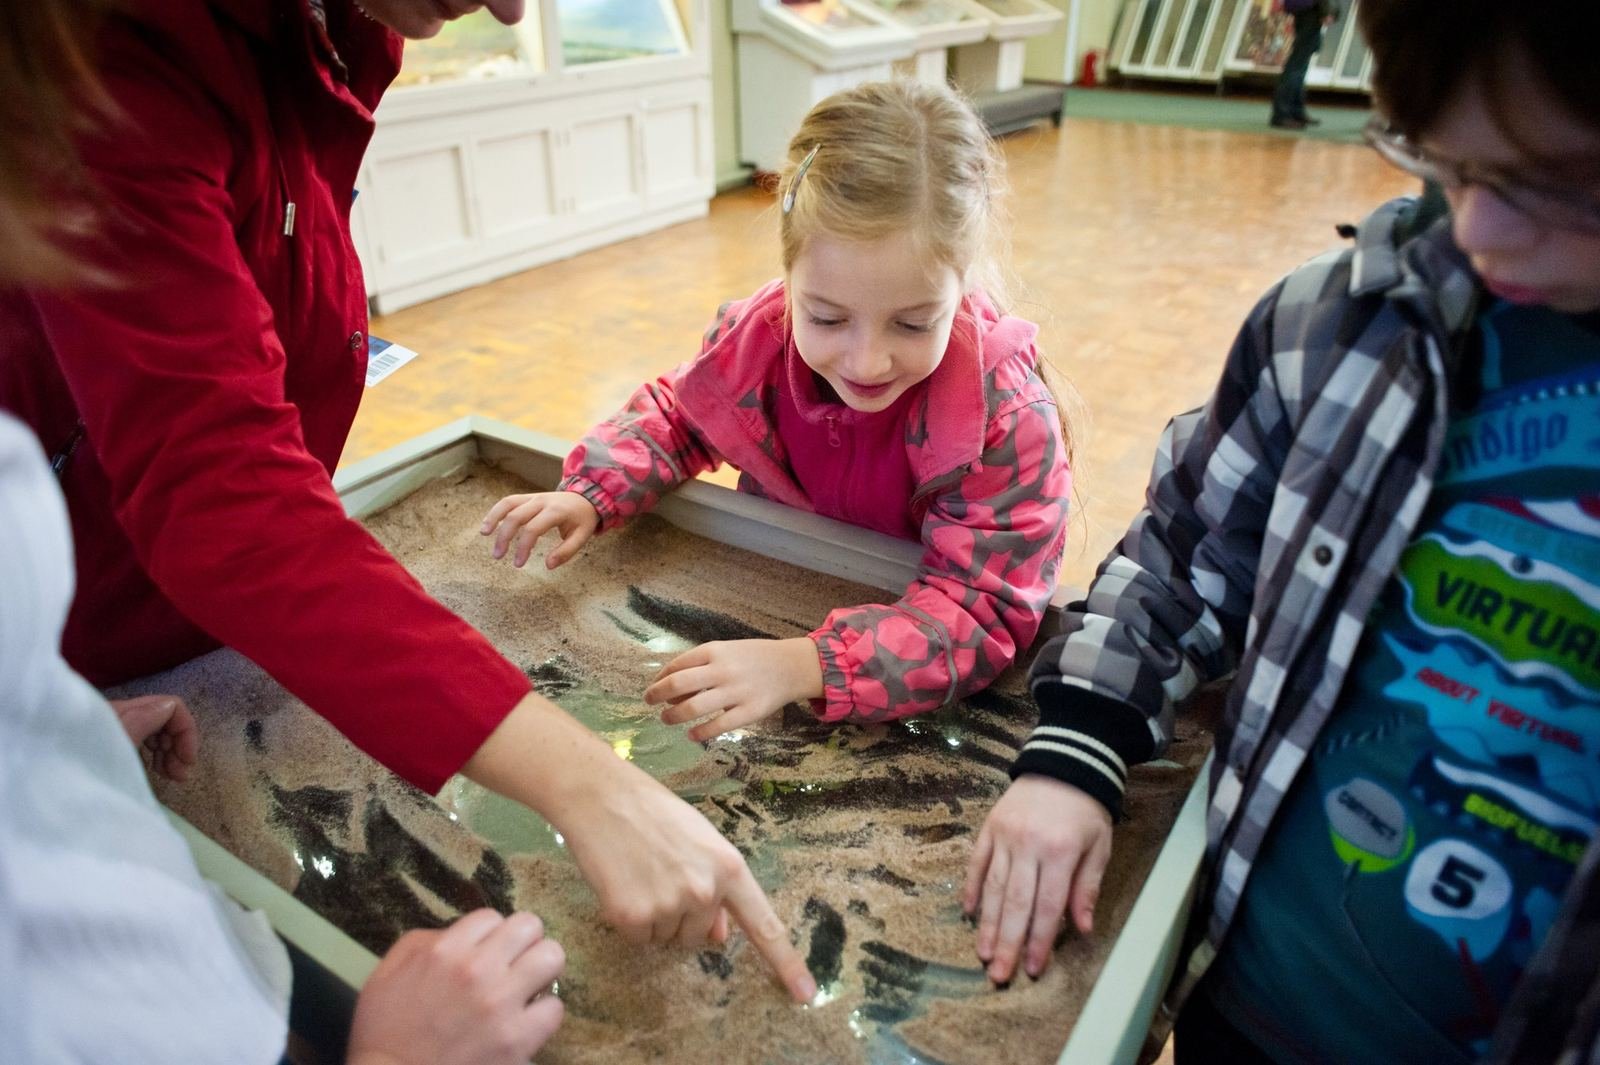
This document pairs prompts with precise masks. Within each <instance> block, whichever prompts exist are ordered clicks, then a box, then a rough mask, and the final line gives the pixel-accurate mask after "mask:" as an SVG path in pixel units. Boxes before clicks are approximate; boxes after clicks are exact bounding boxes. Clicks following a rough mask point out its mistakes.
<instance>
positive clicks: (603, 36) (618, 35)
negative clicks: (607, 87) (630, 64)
mask: <svg viewBox="0 0 1600 1065" xmlns="http://www.w3.org/2000/svg"><path fill="white" fill-rule="evenodd" d="M556 22H557V24H558V25H559V26H560V28H561V62H562V65H563V66H566V67H576V66H582V65H584V64H587V63H615V62H622V61H626V60H634V59H649V58H658V57H661V56H674V55H685V54H687V53H688V51H689V42H688V39H687V38H686V37H685V36H684V33H683V22H682V20H681V19H680V18H679V17H678V12H677V9H676V8H675V7H674V6H673V4H672V3H671V2H670V0H556Z"/></svg>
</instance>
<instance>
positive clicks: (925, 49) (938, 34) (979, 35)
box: [867, 0, 989, 85]
mask: <svg viewBox="0 0 1600 1065" xmlns="http://www.w3.org/2000/svg"><path fill="white" fill-rule="evenodd" d="M867 2H868V3H871V4H873V5H874V6H876V7H877V8H878V9H879V10H881V11H882V12H883V13H884V14H886V15H888V16H889V18H890V20H891V21H893V22H894V23H895V24H896V25H899V26H902V27H904V28H905V29H908V30H910V31H911V32H912V33H914V34H916V37H917V44H916V48H917V51H916V54H915V55H913V56H912V57H911V58H910V59H903V60H901V61H900V62H898V63H896V64H895V74H897V75H899V76H901V77H911V78H915V79H917V80H918V81H921V82H924V83H926V84H929V85H943V84H944V83H945V81H946V80H947V79H948V77H949V67H950V63H949V56H950V49H951V48H952V47H954V46H957V45H963V44H975V43H977V42H978V41H981V40H983V39H984V37H986V36H988V33H989V20H988V19H987V18H985V17H984V14H983V9H982V8H980V7H978V6H977V4H975V3H973V2H972V0H867Z"/></svg>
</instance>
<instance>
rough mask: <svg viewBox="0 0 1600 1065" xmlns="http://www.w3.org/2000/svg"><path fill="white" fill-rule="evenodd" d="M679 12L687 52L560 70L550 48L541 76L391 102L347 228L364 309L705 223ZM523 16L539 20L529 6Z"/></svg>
mask: <svg viewBox="0 0 1600 1065" xmlns="http://www.w3.org/2000/svg"><path fill="white" fill-rule="evenodd" d="M689 9H690V10H691V11H692V12H695V13H697V14H698V16H699V17H697V18H695V19H693V20H692V24H693V27H694V28H695V29H696V31H697V32H696V38H697V40H698V41H699V42H701V44H700V46H699V47H698V48H697V49H696V48H690V49H687V50H686V51H684V52H683V53H682V54H670V55H651V56H646V57H642V58H626V59H622V60H612V61H602V60H596V59H594V58H592V57H593V56H594V55H595V54H599V53H601V45H600V44H595V43H592V42H591V43H587V44H586V45H585V51H584V53H583V55H584V58H583V60H582V62H581V64H579V63H578V62H577V61H576V60H573V59H571V58H570V57H569V58H568V59H567V61H568V62H572V63H573V65H572V66H564V65H563V56H562V54H561V53H558V52H556V51H555V44H551V45H549V46H548V47H547V48H546V50H545V52H544V53H543V59H544V61H545V62H544V64H543V65H542V66H541V65H538V64H524V65H523V66H521V67H518V68H516V69H515V70H513V71H512V72H510V73H502V74H499V75H497V76H495V77H493V78H492V79H486V80H482V81H455V82H449V83H445V84H436V85H423V86H417V87H414V88H403V89H398V90H395V91H394V92H392V93H391V95H390V96H389V98H388V99H386V100H385V102H384V104H383V105H382V106H381V107H380V108H379V110H378V115H377V118H378V128H377V132H376V133H375V134H374V136H373V140H372V145H371V147H370V148H369V150H368V152H367V158H366V160H365V162H364V163H363V166H362V172H361V181H360V186H359V189H360V195H359V197H358V199H357V200H356V203H355V205H354V208H353V211H352V220H351V230H352V232H351V236H352V239H353V241H354V242H355V245H356V250H357V252H358V253H359V254H360V255H361V258H362V264H363V266H364V267H365V271H366V276H367V293H368V296H369V297H370V298H371V301H372V303H373V306H374V309H375V310H377V311H378V312H380V313H383V312H387V311H391V310H395V309H396V308H399V307H403V306H406V305H408V304H411V303H416V302H419V301H421V300H425V299H430V298H432V297H434V296H439V295H443V294H445V293H447V292H453V291H456V290H458V289H461V288H465V287H467V286H469V285H474V284H480V283H482V282H484V281H487V280H491V279H493V278H496V277H501V276H504V275H506V274H509V273H513V272H515V271H518V270H524V269H527V268H528V267H530V266H535V265H538V264H539V263H543V262H549V261H552V260H554V259H559V258H564V257H566V256H569V255H573V254H576V253H578V252H581V251H585V250H588V249H590V248H595V247H599V246H601V245H603V244H607V243H610V242H612V241H616V240H621V239H624V238H626V237H630V236H635V235H638V234H640V233H644V232H648V231H649V230H652V229H658V228H661V227H663V226H667V225H672V224H674V223H676V222H680V221H684V220H686V219H689V218H693V217H696V216H698V215H703V214H705V212H706V210H707V205H708V204H709V202H710V200H711V197H712V195H713V194H714V192H715V182H714V176H713V172H712V144H711V121H712V115H711V75H710V64H709V60H708V54H707V49H706V48H705V47H704V43H703V42H704V40H705V18H704V15H705V0H693V2H692V3H691V4H690V5H689ZM529 18H530V19H539V18H540V13H539V12H538V11H537V10H536V9H533V8H532V5H530V12H529ZM543 21H544V23H545V24H546V25H545V30H546V32H545V33H544V34H543V35H542V38H543V40H544V41H547V42H555V43H560V42H561V41H562V37H561V35H560V34H558V33H556V32H552V31H551V29H550V26H549V25H548V24H549V23H551V22H553V21H554V15H553V13H552V12H551V11H550V9H549V8H548V7H547V8H546V9H545V11H544V12H543ZM533 36H534V38H535V39H538V37H539V35H533ZM568 36H569V37H570V36H571V34H570V33H569V34H568ZM565 47H566V49H567V51H569V52H571V51H573V50H574V46H573V44H572V41H571V40H567V41H566V43H565Z"/></svg>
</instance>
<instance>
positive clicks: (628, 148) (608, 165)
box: [562, 93, 644, 228]
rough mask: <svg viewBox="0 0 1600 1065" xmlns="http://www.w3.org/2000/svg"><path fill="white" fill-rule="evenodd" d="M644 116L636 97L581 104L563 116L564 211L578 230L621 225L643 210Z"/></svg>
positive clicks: (631, 95) (618, 97)
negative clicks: (565, 178)
mask: <svg viewBox="0 0 1600 1065" xmlns="http://www.w3.org/2000/svg"><path fill="white" fill-rule="evenodd" d="M643 118H644V115H643V111H642V109H641V108H640V106H639V101H638V98H637V96H635V95H634V94H632V93H619V94H617V95H616V96H607V97H602V98H597V99H594V100H590V101H585V102H584V103H583V104H581V105H579V106H576V107H573V108H572V109H571V110H570V111H568V113H567V125H566V129H565V130H563V131H562V136H563V145H562V153H563V154H564V155H565V156H566V157H567V158H566V167H565V170H566V176H567V181H566V183H565V195H564V196H563V199H564V201H565V210H566V211H567V213H568V214H569V215H570V216H571V218H572V222H573V224H574V225H575V226H577V227H579V228H592V227H594V226H597V225H608V224H610V223H612V222H621V221H625V220H627V219H629V218H632V217H634V216H636V215H638V214H639V213H640V212H642V211H643V210H644V151H643V144H644V138H643V136H642V134H641V129H642V124H643Z"/></svg>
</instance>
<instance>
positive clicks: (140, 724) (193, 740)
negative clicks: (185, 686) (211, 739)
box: [111, 695, 200, 783]
mask: <svg viewBox="0 0 1600 1065" xmlns="http://www.w3.org/2000/svg"><path fill="white" fill-rule="evenodd" d="M111 709H113V710H115V711H116V712H117V720H118V721H119V722H120V723H121V724H122V730H123V731H124V732H126V733H127V734H128V738H129V739H130V740H132V741H133V745H134V746H135V747H137V746H139V745H140V744H143V745H144V748H145V750H147V751H149V752H150V765H151V767H152V768H153V769H154V770H155V771H156V772H157V773H160V774H161V775H162V776H164V777H166V778H167V779H168V780H175V781H178V782H179V783H182V782H183V781H185V780H188V779H189V770H190V769H191V768H193V767H194V763H195V761H196V760H197V759H198V758H199V755H200V727H199V726H198V725H196V724H195V723H194V715H193V714H191V713H189V708H188V707H187V706H185V705H184V702H183V700H182V699H180V698H178V697H177V696H176V695H141V696H139V697H137V698H134V699H113V700H111Z"/></svg>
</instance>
